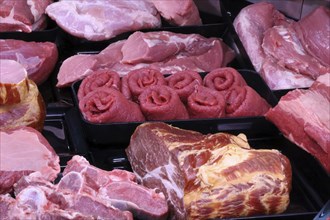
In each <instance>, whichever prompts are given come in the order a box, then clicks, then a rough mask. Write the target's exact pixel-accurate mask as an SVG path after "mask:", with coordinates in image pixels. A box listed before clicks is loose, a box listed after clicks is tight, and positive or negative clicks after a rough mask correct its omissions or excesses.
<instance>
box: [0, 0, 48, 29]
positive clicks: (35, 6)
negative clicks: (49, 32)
mask: <svg viewBox="0 0 330 220" xmlns="http://www.w3.org/2000/svg"><path fill="white" fill-rule="evenodd" d="M52 2H53V0H0V5H1V8H0V32H5V31H21V32H27V33H29V32H32V31H38V30H43V29H45V28H46V26H47V16H46V15H45V9H46V7H47V6H48V5H49V4H51V3H52Z"/></svg>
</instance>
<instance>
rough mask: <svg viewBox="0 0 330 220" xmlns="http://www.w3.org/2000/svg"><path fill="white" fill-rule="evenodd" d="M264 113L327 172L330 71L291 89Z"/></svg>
mask: <svg viewBox="0 0 330 220" xmlns="http://www.w3.org/2000/svg"><path fill="white" fill-rule="evenodd" d="M265 116H266V118H267V119H268V120H270V121H272V122H273V123H274V124H275V125H276V126H277V127H278V128H279V129H280V131H281V132H282V133H283V134H284V136H286V137H287V138H288V139H289V140H291V141H292V142H293V143H295V144H297V145H298V146H300V147H301V148H302V149H304V150H305V151H307V152H309V153H310V154H311V155H313V156H314V157H316V158H317V159H318V160H319V162H320V163H321V164H322V166H323V167H324V168H325V170H326V171H327V172H328V173H330V73H328V74H324V75H322V76H320V77H318V78H317V80H316V81H315V82H314V83H313V84H312V86H311V87H310V88H309V89H305V90H304V89H296V90H293V91H290V92H289V93H287V94H286V95H285V96H283V97H282V98H281V99H280V101H279V103H278V105H276V106H275V107H274V108H273V109H271V110H270V111H269V112H267V113H266V115H265Z"/></svg>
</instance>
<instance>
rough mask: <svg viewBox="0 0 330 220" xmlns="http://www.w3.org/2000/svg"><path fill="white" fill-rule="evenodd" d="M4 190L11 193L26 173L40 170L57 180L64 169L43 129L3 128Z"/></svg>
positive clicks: (0, 189)
mask: <svg viewBox="0 0 330 220" xmlns="http://www.w3.org/2000/svg"><path fill="white" fill-rule="evenodd" d="M0 150H1V154H0V193H1V194H2V193H6V192H10V191H11V190H12V187H13V185H14V184H15V183H16V182H17V181H18V180H19V179H20V178H21V177H22V176H24V175H27V174H29V173H32V172H35V171H39V172H41V173H42V175H43V177H44V178H45V179H46V180H49V181H53V180H55V178H56V177H57V175H58V173H59V172H60V164H59V157H58V156H57V155H56V153H55V151H54V149H53V148H52V147H51V146H50V145H49V143H48V141H47V140H46V139H45V138H44V137H43V136H42V134H41V133H40V132H38V131H37V130H35V129H33V128H30V127H21V128H18V129H15V130H10V131H0Z"/></svg>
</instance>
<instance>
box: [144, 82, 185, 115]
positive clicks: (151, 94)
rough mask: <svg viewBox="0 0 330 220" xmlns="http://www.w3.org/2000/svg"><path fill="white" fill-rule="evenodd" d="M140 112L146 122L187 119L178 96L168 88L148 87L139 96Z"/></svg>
mask: <svg viewBox="0 0 330 220" xmlns="http://www.w3.org/2000/svg"><path fill="white" fill-rule="evenodd" d="M139 103H140V108H141V111H142V112H143V114H144V116H145V117H146V119H147V120H173V119H188V118H189V115H188V112H187V109H186V107H185V106H184V104H183V103H182V102H181V100H180V97H179V95H178V94H177V93H176V92H175V91H174V90H173V89H171V88H170V87H168V86H150V87H148V88H147V89H146V90H144V91H143V92H142V93H141V95H140V96H139Z"/></svg>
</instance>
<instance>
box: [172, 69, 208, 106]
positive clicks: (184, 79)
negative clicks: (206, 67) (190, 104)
mask: <svg viewBox="0 0 330 220" xmlns="http://www.w3.org/2000/svg"><path fill="white" fill-rule="evenodd" d="M166 81H167V85H168V86H169V87H171V88H173V89H174V91H176V93H178V95H179V97H180V99H181V100H182V102H184V103H186V102H187V98H188V96H189V95H190V94H191V93H193V92H194V90H195V89H196V87H197V86H199V85H202V84H203V80H202V77H201V76H200V75H199V73H198V72H195V71H190V70H185V71H180V72H177V73H175V74H173V75H170V76H169V77H167V78H166Z"/></svg>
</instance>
